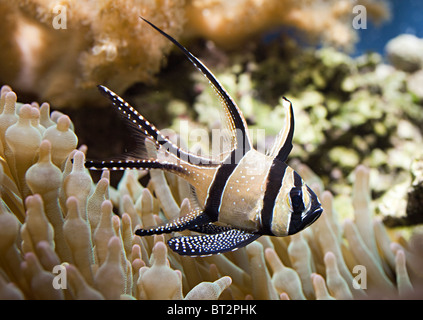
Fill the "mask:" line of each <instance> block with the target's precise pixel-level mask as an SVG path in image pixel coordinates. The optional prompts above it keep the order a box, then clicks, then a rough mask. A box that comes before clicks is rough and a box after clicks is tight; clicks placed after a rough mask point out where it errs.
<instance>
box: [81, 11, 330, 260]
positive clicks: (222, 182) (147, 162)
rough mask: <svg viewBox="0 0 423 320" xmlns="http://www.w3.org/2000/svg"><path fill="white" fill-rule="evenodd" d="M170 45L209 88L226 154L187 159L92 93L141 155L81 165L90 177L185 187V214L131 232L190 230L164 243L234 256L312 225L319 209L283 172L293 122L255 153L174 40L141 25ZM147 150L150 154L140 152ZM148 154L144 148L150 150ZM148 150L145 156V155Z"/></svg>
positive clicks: (125, 106)
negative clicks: (106, 173)
mask: <svg viewBox="0 0 423 320" xmlns="http://www.w3.org/2000/svg"><path fill="white" fill-rule="evenodd" d="M141 19H143V20H144V21H145V22H146V23H148V24H149V25H150V26H151V27H153V28H154V29H156V30H157V31H158V32H160V33H161V34H162V35H163V36H165V37H166V38H168V39H169V40H170V41H172V42H173V43H174V44H175V45H176V46H177V47H178V48H179V49H180V50H181V51H182V52H183V53H184V54H185V55H186V56H187V58H188V59H189V60H190V61H191V63H192V64H193V65H194V66H195V67H197V69H199V70H200V71H201V72H202V73H203V75H204V76H205V77H206V78H207V79H208V80H209V82H210V84H211V85H212V87H213V88H214V89H215V91H216V93H217V94H218V96H219V98H220V100H221V102H222V105H223V107H224V114H225V117H226V120H227V123H228V127H229V131H230V133H231V141H230V146H231V147H230V148H229V150H227V151H225V152H224V153H223V154H222V155H221V156H220V158H219V159H217V158H213V157H211V158H208V157H202V156H198V155H195V154H192V153H189V152H187V151H185V150H183V149H181V148H179V147H178V146H176V145H174V144H173V143H172V142H170V141H169V140H168V139H167V138H166V137H165V136H164V135H163V134H162V133H161V132H160V131H159V130H158V129H156V128H155V127H154V125H152V124H151V123H150V122H149V121H148V120H146V119H145V118H144V117H143V116H142V115H140V114H139V113H138V112H137V111H136V110H135V109H134V108H133V107H132V106H131V105H130V104H129V103H127V102H126V101H125V100H124V99H122V98H121V97H119V96H118V95H117V94H116V93H114V92H113V91H111V90H110V89H108V88H106V87H104V86H101V85H100V86H99V90H100V92H101V93H102V94H103V95H105V96H106V97H107V98H109V99H110V100H111V101H112V102H113V104H114V106H116V107H117V109H118V110H119V111H120V113H121V114H122V115H123V118H124V119H125V120H127V123H128V124H129V126H130V127H132V128H134V129H135V131H136V134H137V135H139V136H141V137H142V139H140V140H141V145H143V148H144V151H143V152H139V155H138V156H133V157H128V158H127V159H126V160H119V161H97V160H87V161H86V167H87V168H89V169H92V170H103V169H110V170H125V169H147V170H149V169H161V170H165V171H168V172H172V173H174V174H176V175H178V176H180V177H181V178H183V179H185V180H186V181H188V182H189V183H190V185H191V186H192V189H191V190H192V196H191V199H190V207H191V211H190V212H189V213H188V214H187V215H184V216H182V217H179V218H177V219H174V220H172V221H169V222H166V223H164V224H163V225H159V226H153V227H151V228H146V229H137V230H136V231H135V233H136V234H137V235H139V236H147V235H152V234H161V233H171V232H174V231H182V230H186V229H188V230H191V231H195V232H198V233H201V234H200V235H193V236H179V237H174V238H171V239H170V240H169V241H168V245H169V247H170V248H171V249H172V250H174V251H175V252H177V253H179V254H181V255H190V256H205V255H210V254H217V253H223V252H227V251H233V250H236V249H238V248H240V247H242V246H245V245H247V244H248V243H250V242H252V241H254V240H256V239H257V238H259V237H260V236H262V235H270V236H288V235H291V234H294V233H297V232H299V231H301V230H303V229H304V228H306V227H307V226H309V225H310V224H311V223H313V222H314V221H315V220H316V219H317V218H318V217H319V216H320V215H321V213H322V211H323V209H322V207H321V205H320V202H319V200H318V198H317V196H316V194H315V193H314V192H313V191H312V190H311V189H310V188H309V187H308V186H307V185H306V184H305V183H304V181H303V179H302V178H301V177H300V176H299V175H298V173H297V172H295V171H294V170H293V169H292V168H291V167H289V166H288V165H287V164H286V160H287V157H288V155H289V153H290V151H291V149H292V138H293V134H294V114H293V107H292V104H291V103H290V102H289V101H288V100H287V99H285V98H284V101H283V106H284V108H285V109H286V111H287V115H286V119H285V126H284V129H283V130H282V131H281V132H280V133H279V135H278V136H277V138H276V141H275V143H274V145H273V147H272V148H271V150H270V151H269V152H268V154H262V153H260V152H258V151H257V150H255V149H254V148H253V146H252V144H251V141H250V137H249V135H248V130H247V124H246V121H245V119H244V117H243V115H242V113H241V111H240V109H239V108H238V106H237V105H236V104H235V102H234V101H233V99H232V98H231V97H230V96H229V94H228V93H227V92H226V91H225V89H224V88H223V87H222V86H221V85H220V83H219V82H218V80H217V79H216V78H215V77H214V75H213V74H212V73H211V72H210V71H209V70H208V69H207V67H206V66H205V65H203V63H202V62H201V61H200V60H198V59H197V58H196V57H195V56H193V55H192V54H191V53H190V52H189V51H188V50H187V49H185V48H184V47H183V46H182V45H181V44H179V43H178V42H177V41H176V40H175V39H173V38H172V37H171V36H169V35H168V34H166V33H165V32H164V31H162V30H160V29H159V28H158V27H156V26H155V25H153V24H152V23H151V22H149V21H147V20H145V19H144V18H142V17H141ZM148 144H150V147H146V145H148ZM151 146H152V147H151ZM145 149H146V150H150V151H151V150H152V149H154V150H153V151H152V152H145Z"/></svg>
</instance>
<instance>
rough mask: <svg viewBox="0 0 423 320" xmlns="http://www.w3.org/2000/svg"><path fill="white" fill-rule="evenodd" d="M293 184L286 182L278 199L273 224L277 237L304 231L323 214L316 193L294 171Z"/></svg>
mask: <svg viewBox="0 0 423 320" xmlns="http://www.w3.org/2000/svg"><path fill="white" fill-rule="evenodd" d="M292 177H293V179H292V182H291V183H289V182H288V181H287V182H286V185H285V186H284V187H282V188H281V190H280V192H279V194H278V197H277V198H276V202H275V207H274V211H273V220H272V223H271V226H270V227H271V232H272V233H273V235H275V236H289V235H292V234H295V233H297V232H299V231H301V230H304V229H305V228H307V227H308V226H310V225H311V224H312V223H313V222H314V221H316V220H317V219H318V218H319V217H320V215H321V214H322V212H323V208H322V205H321V204H320V201H319V199H318V197H317V195H316V193H314V191H313V190H312V189H311V188H310V187H309V186H308V185H306V184H305V183H304V181H303V179H302V178H301V177H300V176H299V175H298V173H296V172H295V171H293V170H292Z"/></svg>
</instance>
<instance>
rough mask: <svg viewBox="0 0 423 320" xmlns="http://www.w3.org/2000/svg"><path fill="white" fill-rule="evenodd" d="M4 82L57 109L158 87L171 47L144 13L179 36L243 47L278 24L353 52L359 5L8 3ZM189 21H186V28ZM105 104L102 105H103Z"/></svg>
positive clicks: (376, 5)
mask: <svg viewBox="0 0 423 320" xmlns="http://www.w3.org/2000/svg"><path fill="white" fill-rule="evenodd" d="M356 4H362V5H364V6H365V7H366V8H367V13H368V15H369V18H372V19H373V20H375V21H380V20H383V19H385V18H386V16H387V15H388V9H387V8H386V4H385V3H384V2H383V1H376V0H362V1H357V3H356ZM0 9H1V12H3V13H4V16H5V17H7V18H5V19H2V21H1V22H0V30H1V31H2V35H3V36H2V38H1V39H0V45H1V47H2V48H3V50H1V52H0V62H1V64H0V75H1V79H0V81H1V82H3V83H9V84H11V85H13V86H14V87H15V88H16V90H18V91H19V92H27V93H30V94H37V95H38V96H39V98H40V99H41V100H47V101H49V102H50V103H51V104H53V105H55V106H56V107H77V106H81V105H84V104H89V103H92V102H93V101H95V103H96V104H101V103H102V101H98V99H96V95H95V94H94V92H95V91H94V88H95V86H96V85H97V84H104V85H107V86H109V87H111V88H113V90H114V91H116V92H117V93H118V94H121V93H123V92H124V90H125V89H127V88H128V87H130V86H131V85H132V84H134V83H136V82H144V83H151V81H152V75H154V74H156V73H157V72H158V71H159V69H160V67H161V65H162V60H163V56H167V55H168V54H169V52H170V49H171V43H170V42H169V41H167V40H166V39H164V38H163V37H162V36H161V35H160V34H158V33H157V32H155V31H154V30H151V29H150V28H149V27H148V26H146V25H145V24H143V23H141V22H140V19H139V15H143V16H145V17H146V18H148V19H149V20H151V21H153V22H154V24H156V25H157V26H159V27H160V28H161V29H163V30H164V31H166V32H167V33H169V34H171V35H172V36H173V37H175V38H179V37H180V36H183V37H184V38H192V37H194V36H196V37H203V38H207V39H210V40H213V41H215V42H216V43H218V44H219V45H222V46H226V47H228V46H235V45H237V44H241V43H243V42H245V41H246V40H247V39H248V38H250V37H251V35H258V34H260V33H263V32H265V31H268V30H271V29H272V28H275V27H278V26H285V27H287V28H296V29H297V30H300V31H302V32H303V33H304V34H306V35H307V36H308V37H309V38H319V39H322V41H326V42H331V43H335V44H337V45H339V46H343V47H351V46H353V43H354V41H355V38H356V36H355V30H354V29H353V28H352V24H351V20H352V19H353V17H354V14H353V11H352V10H353V3H352V2H351V1H346V0H344V1H321V0H316V1H307V2H304V3H302V2H298V1H280V0H272V1H266V3H264V2H263V1H256V0H253V1H252V0H244V1H236V2H227V1H215V0H214V1H209V0H192V1H184V0H172V1H138V0H130V1H128V0H119V1H113V0H107V1H70V0H64V1H63V0H18V1H12V2H11V1H6V0H1V1H0ZM185 22H186V24H185ZM96 100H97V101H96Z"/></svg>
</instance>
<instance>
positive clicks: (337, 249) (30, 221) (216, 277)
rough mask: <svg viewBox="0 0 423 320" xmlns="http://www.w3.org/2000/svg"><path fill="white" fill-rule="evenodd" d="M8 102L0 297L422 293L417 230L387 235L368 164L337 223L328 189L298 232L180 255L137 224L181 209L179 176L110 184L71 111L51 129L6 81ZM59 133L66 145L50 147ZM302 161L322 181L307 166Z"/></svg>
mask: <svg viewBox="0 0 423 320" xmlns="http://www.w3.org/2000/svg"><path fill="white" fill-rule="evenodd" d="M44 106H45V105H44ZM1 109H2V113H1V114H0V128H1V130H2V131H1V132H2V136H1V141H2V146H3V149H2V166H0V169H1V172H0V177H1V185H2V189H1V191H2V193H1V196H2V197H1V206H0V298H2V299H5V298H8V299H12V298H13V299H24V298H25V299H134V298H135V299H218V298H225V299H244V298H254V299H288V298H289V299H333V298H336V299H351V298H367V297H390V298H398V297H401V298H403V297H420V298H421V295H418V294H421V291H419V290H421V287H422V283H423V274H422V272H421V270H423V268H422V267H423V256H422V250H421V246H422V243H423V242H422V241H423V237H422V234H421V232H420V233H419V232H418V230H417V229H416V230H415V233H414V234H413V235H412V236H411V238H409V239H408V240H406V239H405V238H404V237H402V236H397V237H396V238H395V236H394V240H392V239H391V237H390V236H389V235H388V231H387V229H386V228H385V227H384V226H383V225H382V224H381V222H380V221H379V220H377V219H376V218H374V217H373V210H372V208H371V203H370V201H369V193H370V189H369V170H368V169H366V168H365V167H362V166H359V167H358V168H357V169H356V170H355V177H356V178H355V184H354V195H353V197H352V204H353V207H354V214H355V215H354V219H353V220H352V219H349V220H345V221H343V222H342V221H339V220H338V219H339V217H338V215H337V213H336V211H335V210H334V208H333V198H332V195H331V193H330V192H328V191H324V192H320V197H321V200H322V203H323V206H324V209H325V213H324V214H323V215H322V217H321V218H320V219H319V221H317V222H316V223H315V224H313V225H312V226H311V227H310V228H308V229H306V230H304V231H303V232H302V233H300V234H298V235H295V236H293V237H290V238H276V237H262V238H260V240H259V241H255V242H253V243H252V244H250V245H249V246H247V247H246V248H241V249H239V250H238V251H235V252H231V253H226V254H222V255H215V256H210V257H205V258H200V257H199V258H191V257H182V256H179V255H176V254H174V253H173V252H171V251H169V250H168V249H167V246H166V245H165V243H164V241H165V239H166V237H167V236H166V237H165V236H163V235H160V236H155V237H144V238H140V237H138V236H135V235H134V233H133V230H134V228H135V227H136V226H137V225H154V224H156V223H159V221H161V220H162V219H165V215H164V214H165V213H166V212H167V213H166V214H169V215H171V214H175V213H174V212H173V213H171V212H172V211H167V210H165V209H164V206H168V205H169V203H170V204H171V206H176V207H177V209H178V211H179V212H177V214H184V212H186V211H187V206H188V202H187V201H186V200H184V199H185V198H186V196H187V195H188V189H187V188H186V187H187V186H186V185H185V184H184V182H182V181H180V180H179V179H177V178H175V177H174V176H171V175H164V174H163V173H162V172H155V173H153V175H157V176H156V180H154V179H151V180H150V183H149V184H148V185H147V187H143V186H142V185H141V184H140V183H139V181H138V179H139V178H140V177H141V176H143V175H145V174H146V173H145V172H142V171H141V172H137V171H126V172H125V174H124V176H123V178H122V180H121V182H120V183H119V185H118V187H117V188H116V189H115V188H113V187H111V186H109V183H108V181H109V173H108V172H107V171H105V172H104V173H103V176H102V178H101V179H100V180H99V181H98V182H97V183H96V184H95V183H93V181H92V180H91V177H90V175H89V174H88V173H87V171H86V169H85V168H84V153H83V152H81V151H78V150H75V147H76V142H77V139H76V136H75V135H74V133H73V132H72V131H71V129H70V128H71V126H70V120H69V118H68V117H67V116H66V115H62V116H60V117H59V118H58V119H56V121H51V119H49V121H43V123H48V125H49V127H48V128H47V129H46V128H45V127H44V125H40V124H39V118H40V111H39V109H40V107H39V106H38V105H37V104H33V105H20V104H18V103H16V95H15V94H14V93H13V92H12V91H11V89H10V88H9V87H3V88H2V99H1ZM13 110H16V114H15V112H14V111H13ZM12 111H13V112H12ZM13 114H15V117H13ZM9 118H12V119H14V120H13V121H7V119H9ZM29 119H32V120H29ZM44 120H46V119H44ZM63 122H65V123H66V125H64V124H63ZM5 123H8V126H9V127H8V128H6V127H5V126H7V125H5V126H2V125H4V124H5ZM13 123H14V124H13ZM15 125H17V126H22V127H23V129H24V130H25V132H28V134H34V132H35V131H37V130H38V134H37V135H36V137H37V139H34V140H33V141H31V144H30V145H29V144H28V141H25V139H23V135H22V133H21V132H19V133H16V131H14V130H13V126H15ZM40 126H42V127H44V129H45V130H43V128H41V127H40ZM64 128H67V129H66V130H65V129H64ZM40 129H41V130H40ZM53 129H54V130H53ZM41 131H42V132H43V133H42V134H41V133H40V132H41ZM52 132H54V134H53V133H52ZM5 136H6V137H8V138H7V139H5ZM47 137H49V140H47ZM56 139H63V141H64V142H63V143H62V145H67V146H68V148H67V151H63V150H59V149H56V148H54V147H53V145H54V144H55V143H57V140H56ZM3 141H5V142H4V143H3ZM12 141H13V142H12ZM54 141H55V142H54ZM69 141H73V143H68V144H66V143H65V142H69ZM11 143H15V144H16V146H15V147H14V148H12V147H11V145H10V144H11ZM19 143H26V147H25V150H22V148H23V147H22V146H21V147H19ZM82 149H84V148H82ZM31 152H32V153H31ZM59 155H61V157H58V156H59ZM22 159H24V160H25V161H23V160H22ZM52 159H56V161H57V162H53V160H52ZM71 159H73V162H72V161H71ZM55 163H57V165H56V164H55ZM298 171H299V172H300V173H301V175H302V176H303V177H306V180H308V181H315V183H314V185H315V186H314V187H313V188H314V189H316V188H317V189H320V190H322V186H321V184H320V183H319V180H318V179H316V177H314V176H312V173H311V171H310V170H309V169H308V168H306V167H305V166H304V165H302V166H299V167H298ZM158 175H161V176H160V177H159V176H158ZM158 193H162V194H165V195H166V194H167V195H168V196H166V197H171V199H170V198H169V199H166V200H165V199H164V198H163V197H158V198H156V197H155V196H154V195H155V194H158ZM113 207H115V208H116V210H117V212H118V214H115V213H113Z"/></svg>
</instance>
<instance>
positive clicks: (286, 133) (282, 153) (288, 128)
mask: <svg viewBox="0 0 423 320" xmlns="http://www.w3.org/2000/svg"><path fill="white" fill-rule="evenodd" d="M282 104H283V106H284V108H285V111H286V115H285V126H284V128H283V129H282V131H281V132H279V134H278V136H277V137H276V140H275V143H274V144H273V146H272V148H271V150H270V152H269V156H270V157H273V158H276V159H279V160H280V161H282V162H285V161H286V159H287V158H288V155H289V153H290V152H291V150H292V138H293V137H294V112H293V110H292V103H291V101H289V100H288V99H286V98H285V97H283V101H282Z"/></svg>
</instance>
